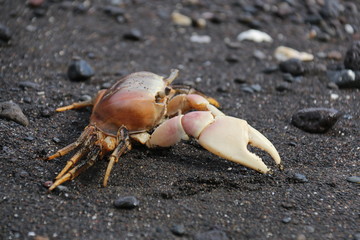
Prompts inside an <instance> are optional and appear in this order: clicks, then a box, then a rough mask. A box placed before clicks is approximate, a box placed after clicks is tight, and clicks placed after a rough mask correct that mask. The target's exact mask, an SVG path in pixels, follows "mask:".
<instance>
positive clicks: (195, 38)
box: [190, 34, 211, 43]
mask: <svg viewBox="0 0 360 240" xmlns="http://www.w3.org/2000/svg"><path fill="white" fill-rule="evenodd" d="M190 41H191V42H194V43H210V42H211V37H210V36H208V35H196V34H194V35H192V36H191V37H190Z"/></svg>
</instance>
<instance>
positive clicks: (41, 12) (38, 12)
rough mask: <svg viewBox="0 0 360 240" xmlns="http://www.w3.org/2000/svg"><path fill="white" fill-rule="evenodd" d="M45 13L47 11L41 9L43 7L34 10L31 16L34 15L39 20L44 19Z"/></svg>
mask: <svg viewBox="0 0 360 240" xmlns="http://www.w3.org/2000/svg"><path fill="white" fill-rule="evenodd" d="M46 11H47V9H46V8H43V7H41V8H35V9H34V11H33V14H34V16H35V17H38V18H40V17H44V16H45V15H46Z"/></svg>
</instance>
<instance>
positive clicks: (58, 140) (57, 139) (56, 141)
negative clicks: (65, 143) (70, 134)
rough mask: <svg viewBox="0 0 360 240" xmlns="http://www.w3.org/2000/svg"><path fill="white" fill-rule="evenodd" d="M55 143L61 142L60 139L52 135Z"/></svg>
mask: <svg viewBox="0 0 360 240" xmlns="http://www.w3.org/2000/svg"><path fill="white" fill-rule="evenodd" d="M52 140H53V141H54V142H55V143H59V142H61V140H60V139H59V138H58V137H53V139H52Z"/></svg>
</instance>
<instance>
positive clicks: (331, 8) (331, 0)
mask: <svg viewBox="0 0 360 240" xmlns="http://www.w3.org/2000/svg"><path fill="white" fill-rule="evenodd" d="M342 8H343V7H342V5H341V4H340V3H339V2H338V1H337V0H327V1H324V5H323V6H322V8H321V9H320V11H319V13H320V15H321V16H322V17H323V18H325V19H331V18H337V17H339V14H340V10H341V9H342Z"/></svg>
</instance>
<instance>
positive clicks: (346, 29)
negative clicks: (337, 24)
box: [344, 24, 355, 34]
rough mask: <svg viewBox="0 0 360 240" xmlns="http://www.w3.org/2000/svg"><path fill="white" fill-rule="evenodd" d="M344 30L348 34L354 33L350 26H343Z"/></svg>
mask: <svg viewBox="0 0 360 240" xmlns="http://www.w3.org/2000/svg"><path fill="white" fill-rule="evenodd" d="M344 28H345V31H346V32H347V33H348V34H354V32H355V30H354V28H353V26H351V25H350V24H345V25H344Z"/></svg>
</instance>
